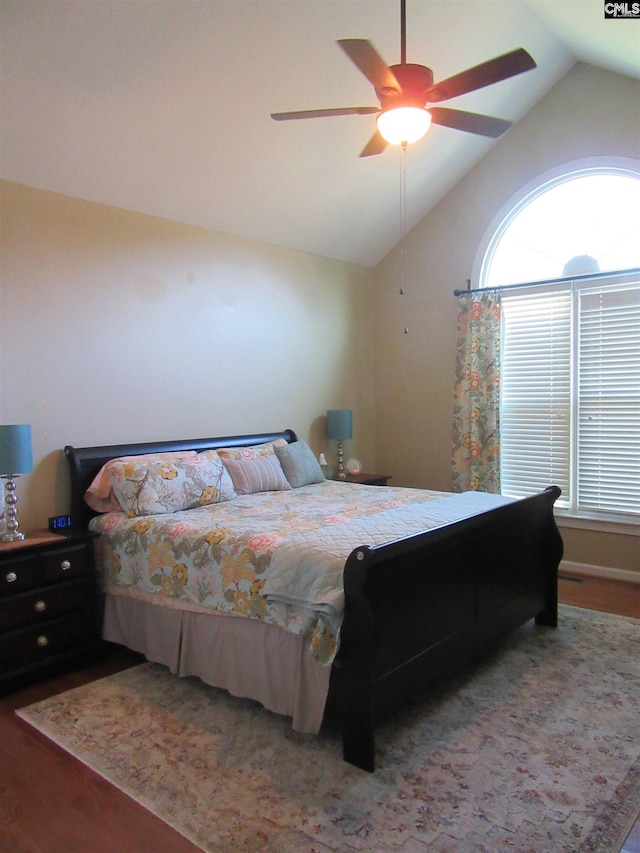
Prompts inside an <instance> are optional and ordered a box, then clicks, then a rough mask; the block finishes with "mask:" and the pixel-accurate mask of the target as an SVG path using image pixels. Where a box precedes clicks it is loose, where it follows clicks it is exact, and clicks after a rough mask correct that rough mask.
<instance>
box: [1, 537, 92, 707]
mask: <svg viewBox="0 0 640 853" xmlns="http://www.w3.org/2000/svg"><path fill="white" fill-rule="evenodd" d="M93 538H94V534H91V533H88V532H86V531H78V532H73V531H69V532H68V533H67V534H65V535H64V536H62V535H58V534H54V533H49V532H48V531H46V530H39V531H34V532H32V533H29V534H27V537H26V539H24V540H21V541H18V542H0V692H3V691H4V690H5V689H7V688H9V687H10V686H12V684H13V683H14V682H17V681H20V680H23V679H24V678H26V677H28V676H32V675H35V674H45V673H46V674H49V673H50V672H53V671H55V670H58V669H60V668H62V667H63V666H66V665H72V664H75V663H79V662H81V661H82V660H86V659H88V658H90V657H91V655H92V654H93V653H95V652H97V651H98V649H99V648H100V647H101V639H100V633H101V624H100V622H101V619H100V615H99V607H98V591H97V584H96V576H95V571H94V565H93V546H92V540H93Z"/></svg>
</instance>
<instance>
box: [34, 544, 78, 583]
mask: <svg viewBox="0 0 640 853" xmlns="http://www.w3.org/2000/svg"><path fill="white" fill-rule="evenodd" d="M40 559H41V560H42V581H43V583H57V582H58V581H62V580H66V579H67V578H73V577H78V575H82V574H84V573H85V572H86V571H87V567H88V562H89V561H88V560H87V547H86V545H76V546H75V547H69V548H64V550H63V549H58V550H55V551H44V552H43V553H42V554H41V555H40Z"/></svg>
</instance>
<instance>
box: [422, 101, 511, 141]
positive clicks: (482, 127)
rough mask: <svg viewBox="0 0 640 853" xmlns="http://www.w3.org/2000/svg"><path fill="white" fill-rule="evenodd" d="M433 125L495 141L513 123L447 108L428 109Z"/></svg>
mask: <svg viewBox="0 0 640 853" xmlns="http://www.w3.org/2000/svg"><path fill="white" fill-rule="evenodd" d="M428 112H429V113H430V114H431V121H432V123H433V124H440V125H442V126H443V127H451V128H453V129H454V130H464V131H466V133H476V134H478V136H490V137H491V138H492V139H496V138H497V137H498V136H502V134H503V133H505V132H506V131H507V130H509V128H510V127H511V125H512V124H513V122H510V121H506V120H505V119H502V118H495V117H494V116H484V115H480V113H469V112H465V111H464V110H451V109H448V108H447V107H429V110H428Z"/></svg>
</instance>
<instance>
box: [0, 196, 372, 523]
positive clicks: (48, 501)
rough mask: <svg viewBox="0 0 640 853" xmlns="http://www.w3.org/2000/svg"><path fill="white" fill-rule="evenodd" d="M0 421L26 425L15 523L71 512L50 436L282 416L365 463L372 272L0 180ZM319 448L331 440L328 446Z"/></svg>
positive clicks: (250, 424)
mask: <svg viewBox="0 0 640 853" xmlns="http://www.w3.org/2000/svg"><path fill="white" fill-rule="evenodd" d="M0 216H1V222H2V228H1V241H2V243H1V246H0V250H1V255H0V258H1V268H0V378H1V382H0V423H30V424H31V425H32V433H33V449H34V466H35V470H34V473H33V474H31V475H27V476H24V477H22V478H21V479H20V481H19V484H18V496H19V517H20V523H21V527H22V528H23V529H29V528H32V527H34V526H46V523H47V518H48V517H49V516H50V515H53V514H59V513H63V512H66V511H67V510H68V476H67V470H66V462H65V461H64V458H63V456H62V454H61V448H62V447H63V446H64V445H65V444H75V445H79V446H81V445H88V444H89V445H90V444H109V443H120V442H127V441H152V440H154V439H172V438H197V437H204V436H210V435H225V434H236V433H241V432H255V431H261V430H277V429H284V428H286V427H291V428H293V429H295V430H296V431H297V432H298V433H299V435H300V437H301V438H304V439H305V440H307V441H309V442H310V444H311V446H312V447H313V449H314V451H315V452H316V453H318V452H319V451H321V450H324V449H325V435H324V414H325V411H326V409H327V408H340V407H350V408H352V409H353V411H354V439H353V441H352V442H350V443H349V444H348V451H349V452H350V453H352V454H354V455H355V454H356V453H357V455H358V456H359V457H360V458H361V459H362V460H363V462H366V463H367V464H368V465H371V466H373V465H374V464H375V455H374V435H373V430H372V429H371V428H370V425H371V424H372V423H373V418H374V387H373V340H372V335H371V334H370V329H371V325H372V314H371V298H370V297H371V288H370V278H371V272H370V271H369V270H365V269H363V268H360V267H356V266H353V265H350V264H345V263H340V262H334V261H330V260H326V259H322V258H319V257H315V256H311V255H305V254H302V253H300V252H294V251H289V250H285V249H278V248H274V247H272V246H266V245H262V244H259V243H255V242H252V241H248V240H242V239H238V238H235V237H231V236H228V235H225V234H220V233H214V232H210V231H206V230H202V229H198V228H193V227H189V226H184V225H180V224H177V223H173V222H168V221H165V220H162V219H157V218H153V217H149V216H142V215H139V214H135V213H129V212H126V211H123V210H119V209H115V208H110V207H106V206H102V205H98V204H93V203H87V202H83V201H80V200H77V199H72V198H68V197H66V196H61V195H57V194H54V193H49V192H42V191H40V190H37V189H31V188H27V187H24V186H21V185H18V184H13V183H8V182H0ZM332 450H333V449H332Z"/></svg>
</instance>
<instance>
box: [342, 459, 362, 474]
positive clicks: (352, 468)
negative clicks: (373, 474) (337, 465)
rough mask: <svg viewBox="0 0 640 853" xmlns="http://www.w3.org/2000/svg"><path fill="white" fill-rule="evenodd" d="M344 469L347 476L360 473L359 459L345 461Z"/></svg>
mask: <svg viewBox="0 0 640 853" xmlns="http://www.w3.org/2000/svg"><path fill="white" fill-rule="evenodd" d="M344 467H345V468H346V469H347V474H360V473H361V472H362V464H361V462H360V460H359V459H347V462H346V464H345V466H344Z"/></svg>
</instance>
